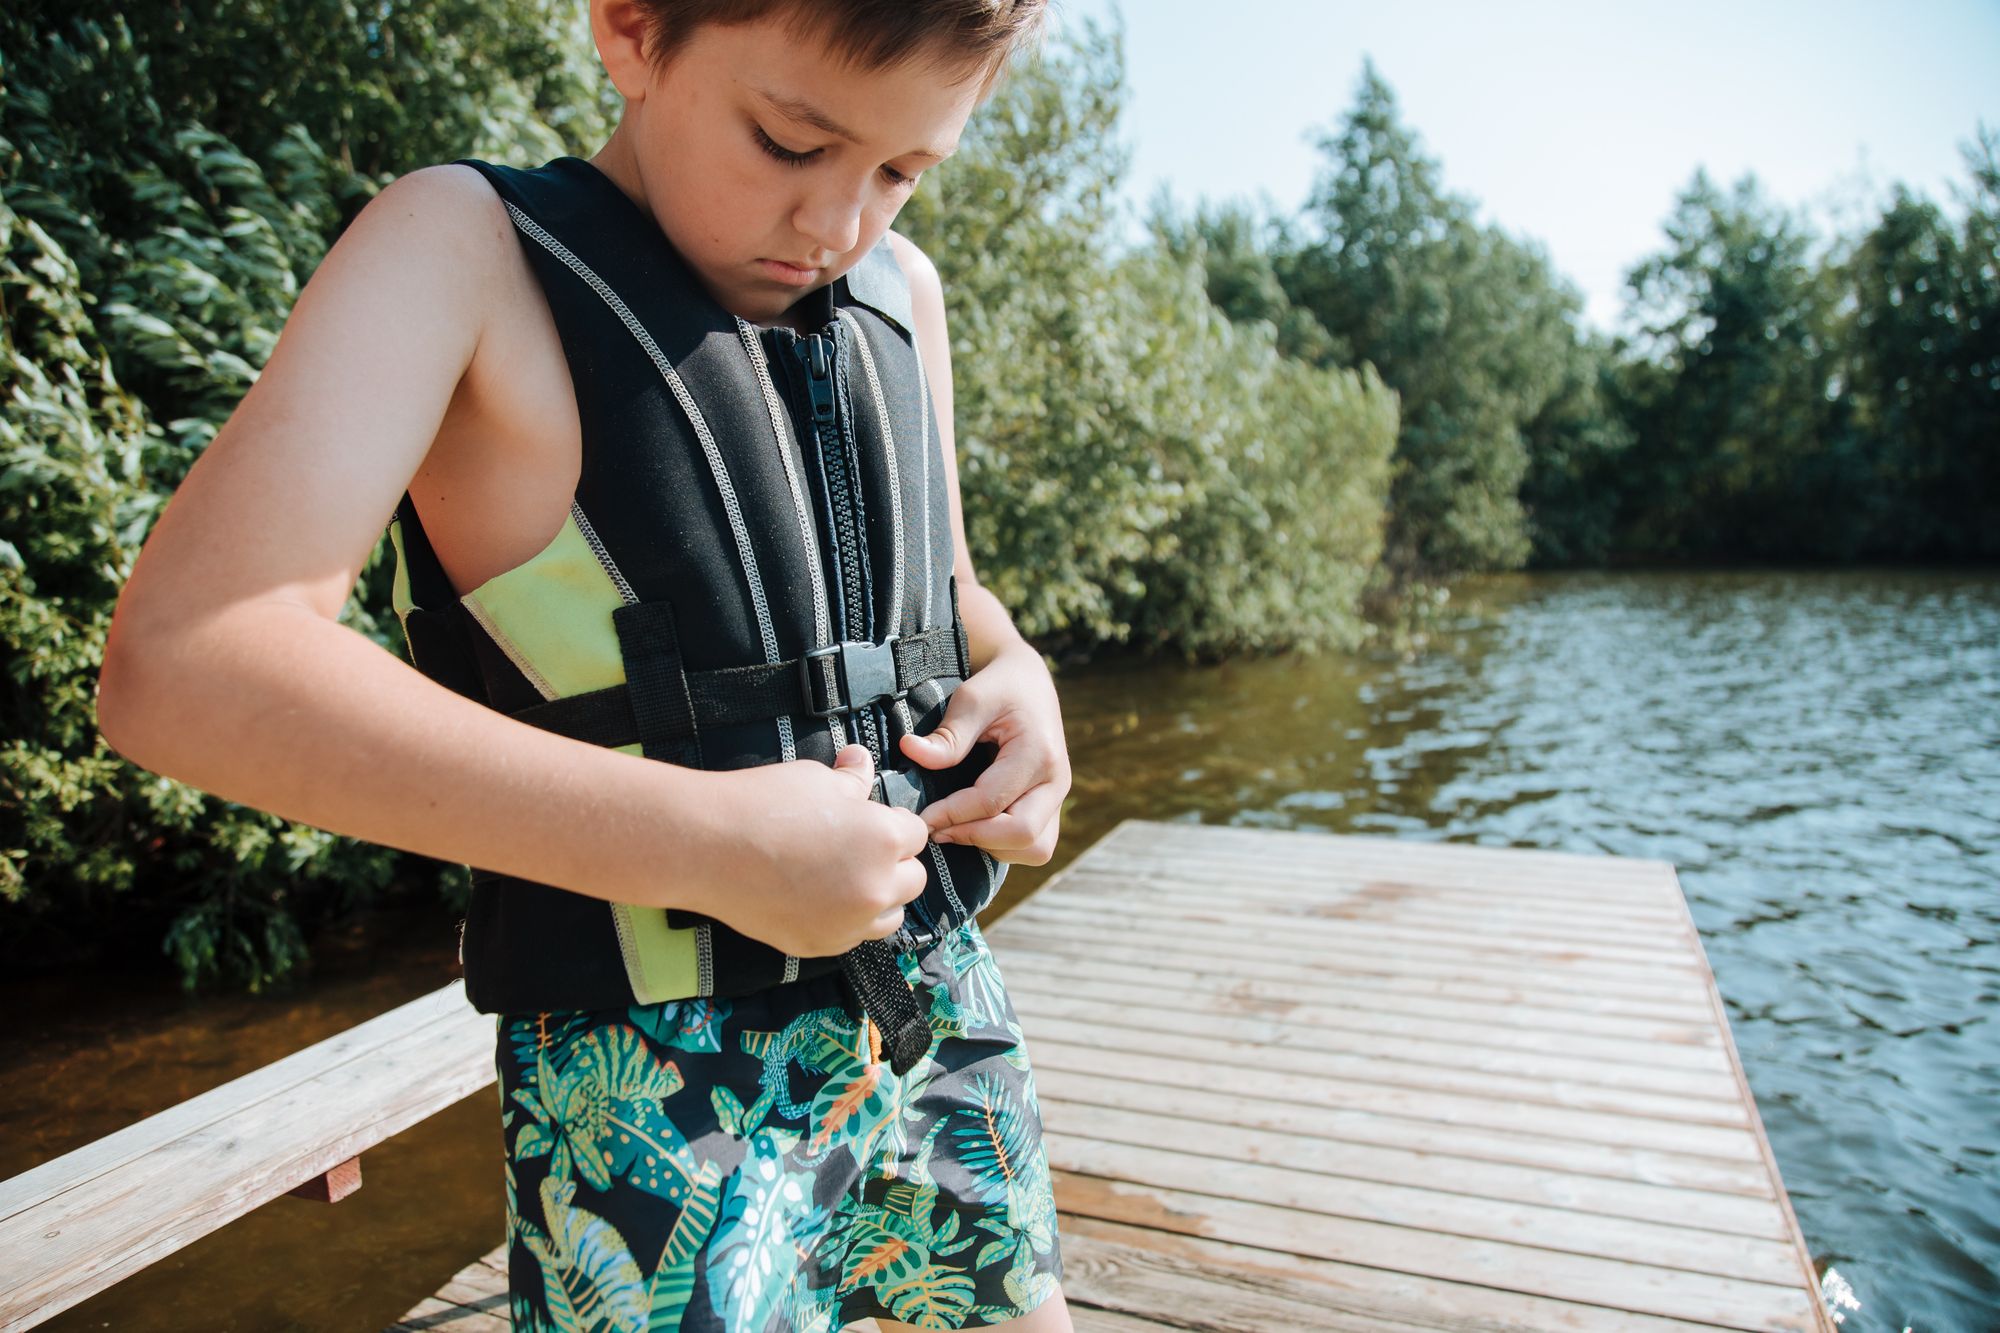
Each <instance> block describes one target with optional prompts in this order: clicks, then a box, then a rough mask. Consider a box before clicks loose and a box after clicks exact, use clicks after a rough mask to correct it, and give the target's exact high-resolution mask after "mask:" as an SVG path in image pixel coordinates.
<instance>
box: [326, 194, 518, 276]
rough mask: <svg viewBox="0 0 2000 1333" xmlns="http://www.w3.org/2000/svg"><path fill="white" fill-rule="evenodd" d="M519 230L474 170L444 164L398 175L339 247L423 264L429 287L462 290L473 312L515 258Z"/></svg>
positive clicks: (350, 228)
mask: <svg viewBox="0 0 2000 1333" xmlns="http://www.w3.org/2000/svg"><path fill="white" fill-rule="evenodd" d="M513 235H514V227H513V222H512V220H511V219H510V218H509V217H508V215H507V207H506V205H505V204H504V203H502V202H501V200H500V196H499V195H497V194H495V193H494V191H493V187H492V186H490V185H488V184H487V183H486V180H485V178H484V177H483V176H481V175H480V174H479V173H478V172H477V171H475V170H473V169H472V168H471V167H467V166H460V165H458V164H457V163H445V164H443V165H439V166H433V167H421V168H419V169H417V170H415V171H412V172H409V173H408V174H406V175H402V176H398V177H397V178H396V179H395V180H393V181H391V182H390V183H389V184H388V185H386V186H384V187H383V188H382V190H381V192H380V193H379V194H377V195H376V196H375V197H374V198H373V199H371V200H369V201H368V204H367V206H366V207H365V208H363V209H362V210H361V212H360V213H359V214H358V215H356V217H355V218H354V220H353V221H352V222H350V223H349V224H348V226H347V230H346V231H345V232H343V233H342V234H341V238H340V244H339V245H338V246H336V250H340V249H346V250H349V251H356V252H361V253H362V254H364V255H373V256H379V257H380V258H381V259H383V260H385V261H388V262H393V263H396V264H398V265H399V266H401V265H403V264H415V265H421V266H422V267H423V268H424V270H425V274H426V278H427V280H428V281H430V282H437V281H442V282H443V283H444V284H445V285H446V286H447V287H449V288H450V289H452V290H453V291H454V292H462V294H463V295H464V297H465V298H466V301H467V306H468V308H470V309H477V308H478V305H479V297H480V295H481V294H482V293H484V292H486V291H488V290H490V283H489V282H488V281H485V280H484V279H485V278H487V277H488V276H489V275H490V273H491V271H492V268H493V266H494V265H495V264H499V263H503V262H505V261H507V260H508V259H510V258H511V257H512V253H513V249H514V246H515V242H514V239H513Z"/></svg>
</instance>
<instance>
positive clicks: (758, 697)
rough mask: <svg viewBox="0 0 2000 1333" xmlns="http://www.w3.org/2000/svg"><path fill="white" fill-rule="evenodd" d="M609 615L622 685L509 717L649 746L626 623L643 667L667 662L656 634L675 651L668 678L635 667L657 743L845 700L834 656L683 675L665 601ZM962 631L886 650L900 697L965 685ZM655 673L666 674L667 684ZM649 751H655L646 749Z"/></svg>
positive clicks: (915, 637) (816, 711)
mask: <svg viewBox="0 0 2000 1333" xmlns="http://www.w3.org/2000/svg"><path fill="white" fill-rule="evenodd" d="M655 609H657V610H658V612H659V613H660V614H659V615H658V616H657V617H655V616H654V615H652V614H650V613H651V612H653V611H654V610H655ZM612 617H613V619H614V621H616V623H617V625H618V639H619V644H620V646H621V648H622V650H623V652H624V654H625V664H626V665H625V676H626V683H625V684H624V685H612V686H608V687H606V688H605V689H601V690H591V691H590V692H588V693H586V694H573V695H570V696H569V697H568V698H565V699H551V700H549V701H548V702H546V703H539V704H533V705H530V706H529V707H527V708H523V709H521V710H520V711H518V712H516V713H514V714H512V716H513V717H515V718H518V719H519V720H521V721H523V722H526V723H528V724H530V725H532V726H537V727H540V728H542V729H543V730H544V731H553V732H556V733H557V734H559V735H563V736H568V737H570V738H571V739H572V740H580V741H589V742H591V743H592V744H594V745H609V746H620V745H631V744H634V743H644V744H650V742H649V741H648V738H647V736H646V735H643V734H641V723H640V720H639V706H640V700H639V698H638V697H637V694H636V693H635V691H637V690H638V689H639V688H640V681H639V678H638V676H635V675H634V671H633V666H632V663H633V653H634V649H635V642H633V641H628V640H627V637H626V635H627V632H628V631H627V625H628V623H629V624H630V625H631V626H632V630H631V632H632V633H633V635H634V636H635V640H636V647H637V650H638V651H639V652H640V653H641V654H644V655H649V656H648V660H649V661H658V662H662V663H663V662H664V658H663V656H662V653H663V651H664V648H663V645H662V644H661V643H660V639H661V636H662V634H664V638H665V639H666V640H667V641H669V642H671V643H672V644H673V645H674V647H673V665H672V670H671V672H668V671H666V669H665V667H664V666H662V667H661V668H660V671H659V672H658V673H652V672H648V671H647V669H646V668H643V667H642V668H641V672H642V674H647V675H648V680H647V682H646V684H645V686H644V689H645V690H646V691H647V692H648V698H647V700H646V706H647V707H648V708H649V709H650V710H652V711H651V712H650V713H649V716H650V717H651V718H652V720H653V724H654V727H655V728H656V729H655V730H654V732H653V733H652V735H653V736H654V738H656V739H657V740H659V741H660V742H661V743H666V742H667V741H669V740H671V739H672V738H674V737H676V736H679V737H683V738H685V737H692V736H693V735H694V733H695V720H696V719H697V718H698V719H700V724H701V726H703V727H724V726H730V725H732V724H734V723H739V722H762V721H768V720H770V719H771V718H774V717H802V716H807V715H813V716H825V715H826V714H827V712H828V711H829V710H828V708H827V704H828V703H829V702H832V701H846V700H847V699H848V695H847V694H846V692H845V690H844V688H843V683H842V678H841V675H840V670H841V663H840V660H839V658H838V656H837V655H835V654H833V653H831V652H829V653H825V654H821V655H815V656H808V657H803V658H793V659H791V660H790V661H787V662H774V663H770V664H763V665H758V666H747V667H727V668H724V669H723V670H720V671H688V672H682V671H681V669H680V654H679V648H678V639H677V638H675V637H674V633H673V617H672V613H671V612H670V611H668V609H667V607H666V604H665V603H655V602H639V603H636V604H633V605H630V606H622V607H620V608H618V609H617V610H616V611H614V612H612ZM656 622H657V623H656ZM662 626H663V629H662V628H661V627H662ZM964 633H965V632H964V628H963V627H962V626H961V625H959V623H958V622H957V621H956V620H954V621H953V622H952V624H951V626H950V627H949V628H945V629H934V630H926V631H925V632H924V633H922V634H912V635H910V636H909V637H908V638H904V639H897V640H894V641H893V642H892V643H891V644H889V645H888V652H889V653H890V655H891V658H892V660H893V662H894V665H895V691H896V695H898V696H900V695H901V694H903V693H904V692H906V691H908V690H910V689H911V688H912V687H914V686H916V685H919V684H921V683H923V682H924V681H927V680H934V679H936V678H937V677H939V676H957V677H959V678H960V679H961V680H962V679H964V667H965V661H964V656H963V642H964ZM870 646H871V647H872V646H873V645H870ZM660 676H671V680H667V679H661V678H659V677H660ZM676 696H678V697H676ZM862 702H866V701H865V700H864V701H862ZM683 709H684V711H683ZM834 711H839V710H834ZM676 728H678V729H679V730H676ZM646 753H647V754H648V755H649V756H651V755H653V751H652V750H651V749H650V748H649V749H647V751H646ZM653 757H656V758H657V757H660V756H653Z"/></svg>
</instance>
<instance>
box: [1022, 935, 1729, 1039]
mask: <svg viewBox="0 0 2000 1333" xmlns="http://www.w3.org/2000/svg"><path fill="white" fill-rule="evenodd" d="M987 942H988V944H990V945H991V946H992V948H993V953H994V956H995V957H996V958H999V959H1000V960H1001V961H1002V962H1003V963H1004V962H1005V961H1006V959H1008V958H1010V957H1012V956H1013V955H1014V954H1016V953H1022V952H1033V953H1039V954H1045V955H1049V956H1050V957H1051V958H1056V959H1062V960H1065V961H1063V962H1062V963H1061V966H1063V967H1065V968H1067V969H1068V970H1070V971H1072V972H1077V973H1084V974H1088V973H1091V972H1094V971H1095V970H1096V969H1097V967H1098V966H1099V965H1101V964H1117V963H1123V964H1128V965H1130V966H1132V967H1136V968H1139V969H1141V970H1142V971H1144V972H1152V973H1165V972H1171V973H1175V974H1177V975H1178V977H1208V978H1216V979H1220V980H1223V981H1227V982H1229V983H1231V984H1250V985H1263V984H1269V983H1279V982H1282V983H1284V984H1285V989H1286V993H1289V992H1290V991H1292V990H1293V989H1296V990H1297V991H1298V993H1299V994H1301V995H1308V996H1310V995H1316V994H1319V993H1321V992H1322V991H1324V992H1325V993H1327V994H1328V995H1329V997H1333V996H1337V995H1338V994H1339V993H1342V992H1351V991H1352V990H1354V989H1355V988H1362V989H1368V990H1389V991H1414V992H1422V991H1425V990H1426V989H1428V988H1431V987H1436V986H1450V987H1460V986H1479V987H1486V988H1489V989H1503V988H1508V987H1511V988H1513V990H1514V991H1515V993H1516V994H1517V996H1518V998H1519V1000H1520V1001H1521V1002H1522V1003H1523V1007H1524V1008H1527V1009H1529V1011H1530V1016H1531V1017H1534V1016H1539V1014H1538V1011H1541V1010H1554V1011H1558V1012H1563V1013H1588V1012H1590V1009H1589V1006H1590V1004H1591V1002H1592V1000H1593V999H1602V998H1604V997H1603V995H1601V994H1597V995H1593V993H1592V991H1591V990H1589V989H1581V990H1580V989H1578V988H1577V986H1576V985H1575V984H1574V983H1573V982H1571V981H1569V980H1568V979H1563V978H1555V977H1551V976H1547V975H1541V974H1536V973H1534V972H1531V971H1526V970H1523V969H1511V970H1510V969H1485V968H1481V967H1478V966H1476V965H1468V964H1462V963H1461V964H1444V965H1434V964H1431V963H1429V962H1427V961H1425V960H1413V959H1411V958H1409V957H1407V956H1405V957H1389V956H1386V955H1384V954H1380V953H1375V954H1344V955H1340V956H1338V957H1330V956H1326V955H1320V956H1318V957H1315V958H1278V957H1272V958H1269V959H1266V960H1265V961H1263V962H1261V963H1251V962H1249V961H1248V960H1245V959H1240V958H1219V957H1217V956H1215V955H1213V954H1211V953H1207V952H1204V951H1202V950H1201V949H1200V948H1199V947H1198V946H1197V945H1195V944H1193V943H1191V942H1184V943H1176V944H1172V945H1159V944H1153V943H1144V944H1141V943H1128V942H1125V941H1123V940H1121V939H1120V938H1118V937H1117V936H1115V935H1104V936H1101V937H1098V938H1095V939H1093V938H1090V937H1088V936H1085V935H1080V934H1078V933H1077V932H1075V931H1059V932H1048V931H1044V930H1040V929H1035V928H1031V927H1030V926H1028V925H1027V923H1022V924H1021V925H1020V926H1018V927H1016V926H1015V925H1014V924H1013V922H1012V920H1011V918H1010V919H1009V920H1007V921H1003V922H1001V923H1000V924H999V925H998V926H995V927H994V928H993V929H992V930H990V931H988V932H987ZM1619 989H1620V990H1622V991H1626V992H1628V996H1627V997H1620V998H1628V1000H1629V992H1630V990H1631V988H1630V987H1620V988H1619ZM1698 998H1699V993H1698V992H1695V991H1688V992H1684V993H1683V994H1682V995H1679V996H1674V997H1671V998H1667V997H1662V996H1660V995H1659V993H1658V992H1650V993H1642V995H1641V996H1640V997H1639V998H1638V999H1637V1000H1630V1001H1629V1002H1634V1003H1644V1004H1647V1005H1649V1006H1655V1007H1664V1006H1665V1005H1666V1004H1669V1003H1670V1004H1672V1005H1673V1006H1674V1009H1673V1012H1672V1015H1671V1016H1668V1017H1663V1018H1662V1019H1661V1020H1660V1021H1661V1022H1665V1023H1670V1024H1674V1025H1676V1026H1677V1027H1678V1028H1679V1030H1680V1031H1679V1034H1678V1035H1676V1036H1670V1037H1666V1038H1664V1040H1665V1041H1666V1042H1667V1043H1668V1044H1674V1045H1687V1044H1690V1043H1689V1042H1688V1041H1687V1040H1686V1037H1687V1036H1688V1034H1695V1035H1696V1036H1697V1037H1698V1038H1699V1040H1698V1041H1697V1042H1696V1043H1694V1044H1703V1043H1705V1044H1707V1045H1711V1046H1716V1047H1718V1048H1719V1047H1720V1045H1721V1043H1720V1042H1719V1041H1717V1040H1716V1039H1715V1038H1714V1036H1713V1024H1712V1023H1711V1021H1710V1019H1711V1017H1712V1015H1706V1014H1703V1013H1700V1012H1697V1011H1694V1010H1693V1009H1692V1003H1691V1002H1692V1001H1694V1000H1696V999H1698ZM1328 1003H1338V1000H1337V999H1336V998H1329V999H1328ZM1474 1007H1475V1008H1477V1007H1478V1006H1474ZM1504 1018H1505V1015H1497V1016H1496V1019H1499V1020H1504ZM1531 1025H1532V1024H1531V1023H1529V1022H1527V1021H1526V1020H1523V1021H1522V1022H1520V1023H1515V1024H1512V1026H1531Z"/></svg>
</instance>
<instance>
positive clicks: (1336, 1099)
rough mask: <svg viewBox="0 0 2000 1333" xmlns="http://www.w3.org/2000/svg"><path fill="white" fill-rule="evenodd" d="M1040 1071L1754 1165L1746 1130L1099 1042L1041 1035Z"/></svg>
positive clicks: (1034, 1054) (1034, 1051) (1036, 1041)
mask: <svg viewBox="0 0 2000 1333" xmlns="http://www.w3.org/2000/svg"><path fill="white" fill-rule="evenodd" d="M1028 1048H1029V1059H1030V1060H1031V1061H1032V1062H1033V1063H1034V1065H1035V1067H1036V1068H1038V1069H1039V1068H1040V1067H1041V1066H1042V1065H1043V1064H1047V1065H1048V1066H1049V1067H1050V1068H1054V1069H1067V1070H1071V1071H1075V1072H1080V1073H1088V1074H1103V1075H1106V1076H1110V1077H1117V1078H1128V1079H1133V1080H1135V1081H1137V1082H1141V1083H1151V1084H1155V1085H1158V1086H1159V1087H1162V1088H1171V1089H1176V1090H1178V1089H1181V1088H1203V1087H1210V1086H1214V1085H1216V1084H1224V1085H1226V1086H1227V1087H1228V1088H1229V1089H1230V1090H1231V1091H1235V1092H1241V1093H1245V1094H1248V1095H1250V1096H1255V1097H1268V1098H1271V1099H1273V1100H1278V1101H1288V1102H1296V1103H1298V1104H1300V1105H1303V1106H1328V1107H1344V1108H1348V1109H1352V1110H1359V1111H1374V1112H1378V1113H1382V1114H1387V1115H1400V1116H1404V1117H1407V1118H1410V1119H1414V1120H1430V1121H1434V1122H1436V1123H1438V1124H1441V1125H1471V1126H1478V1127H1481V1128H1484V1129H1506V1130H1520V1131H1526V1132H1530V1133H1542V1134H1550V1135H1559V1136H1565V1137H1569V1138H1573V1139H1577V1140H1581V1141H1583V1142H1586V1143H1597V1144H1605V1145H1609V1146H1613V1147H1635V1148H1652V1149H1657V1150H1659V1151H1663V1152H1675V1153H1688V1154H1691V1155H1694V1156H1700V1157H1717V1158H1722V1159H1725V1160H1731V1161H1746V1162H1755V1161H1757V1160H1759V1159H1758V1156H1757V1145H1756V1142H1755V1140H1754V1139H1752V1138H1751V1137H1750V1136H1749V1135H1748V1134H1746V1133H1745V1132H1744V1131H1743V1130H1741V1129H1732V1128H1729V1127H1727V1126H1721V1125H1700V1124H1691V1123H1688V1122H1686V1121H1679V1120H1661V1119H1654V1118H1652V1117H1646V1116H1636V1115H1620V1114H1615V1113H1604V1112H1599V1111H1591V1110H1574V1109H1571V1108H1569V1107H1563V1106H1557V1105H1555V1104H1553V1103H1549V1102H1539V1103H1528V1102H1521V1101H1516V1100H1514V1099H1511V1098H1505V1097H1501V1098H1492V1097H1479V1096H1473V1095H1469V1094H1464V1093H1451V1092H1440V1091H1436V1090H1432V1089H1426V1088H1409V1087H1404V1086H1402V1085H1400V1084H1394V1083H1382V1082H1369V1081H1365V1080H1360V1079H1334V1078H1328V1077H1325V1076H1323V1075H1303V1074H1293V1073H1289V1072H1281V1071H1276V1070H1270V1069H1263V1068H1258V1067H1256V1066H1254V1065H1233V1066H1230V1067H1229V1068H1227V1069H1224V1070H1220V1071H1218V1070H1217V1069H1216V1068H1215V1067H1214V1066H1213V1065H1211V1064H1210V1063H1209V1062H1207V1061H1204V1060H1200V1059H1194V1058H1188V1057H1186V1056H1185V1055H1182V1056H1164V1055H1153V1054H1142V1053H1136V1052H1132V1051H1120V1050H1107V1049H1106V1048H1105V1047H1103V1046H1101V1045H1097V1044H1079V1043H1075V1042H1067V1041H1059V1040H1056V1039H1055V1038H1053V1037H1051V1036H1050V1035H1049V1034H1048V1033H1046V1032H1042V1033H1039V1034H1038V1035H1037V1036H1036V1037H1034V1038H1033V1039H1032V1040H1031V1041H1030V1042H1029V1043H1028Z"/></svg>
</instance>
